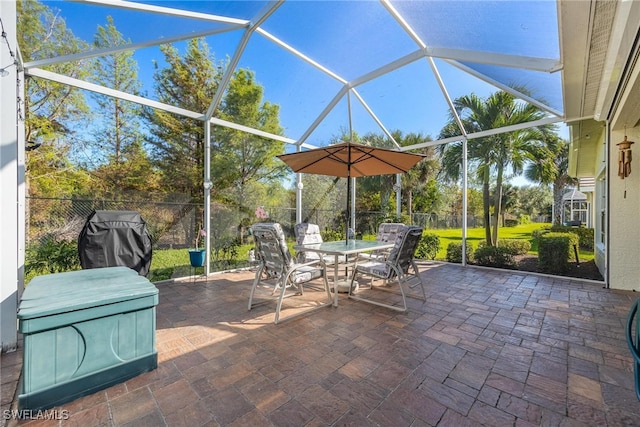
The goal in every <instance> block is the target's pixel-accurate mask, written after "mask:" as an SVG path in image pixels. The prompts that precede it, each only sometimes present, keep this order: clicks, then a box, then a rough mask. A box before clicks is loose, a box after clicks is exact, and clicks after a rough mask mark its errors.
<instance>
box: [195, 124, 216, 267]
mask: <svg viewBox="0 0 640 427" xmlns="http://www.w3.org/2000/svg"><path fill="white" fill-rule="evenodd" d="M203 182H204V183H203V187H204V231H205V233H206V234H207V235H206V236H205V239H204V250H205V261H204V274H205V276H209V273H210V272H211V263H210V261H209V258H210V254H211V187H212V186H213V184H212V183H211V123H210V122H209V120H205V122H204V181H203ZM197 232H198V233H199V232H200V230H197Z"/></svg>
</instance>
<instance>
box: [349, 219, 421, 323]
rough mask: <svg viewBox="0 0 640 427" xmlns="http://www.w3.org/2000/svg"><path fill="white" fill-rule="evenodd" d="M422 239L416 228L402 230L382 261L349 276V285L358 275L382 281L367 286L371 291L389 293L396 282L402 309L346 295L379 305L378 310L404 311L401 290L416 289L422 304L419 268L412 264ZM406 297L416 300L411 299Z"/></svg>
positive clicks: (363, 265)
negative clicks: (383, 308) (418, 291)
mask: <svg viewBox="0 0 640 427" xmlns="http://www.w3.org/2000/svg"><path fill="white" fill-rule="evenodd" d="M421 238H422V228H420V227H417V226H405V227H404V228H403V229H402V231H401V232H400V234H398V236H397V239H396V241H395V245H394V246H393V248H392V249H391V251H390V252H389V255H388V256H387V258H386V259H385V260H375V259H373V260H370V261H367V262H362V263H359V264H357V265H356V268H355V271H354V274H353V275H352V276H351V282H352V283H353V281H354V280H355V279H356V276H357V275H362V276H369V277H371V278H372V279H373V278H377V279H383V282H382V284H381V285H379V286H376V285H374V284H373V280H372V281H371V285H370V289H371V290H390V289H391V288H392V285H393V284H394V283H395V282H397V283H398V287H399V288H400V295H402V304H403V306H402V307H398V306H396V305H391V304H386V303H384V302H380V301H377V300H372V299H370V298H365V297H363V296H360V295H354V294H353V293H352V292H349V298H352V299H354V300H357V301H363V302H368V303H370V304H375V305H379V306H381V307H387V308H390V309H392V310H397V311H407V300H406V295H407V293H406V292H405V290H404V288H403V286H406V287H407V288H409V289H412V288H415V287H419V288H420V291H421V296H419V297H418V298H419V299H421V300H422V301H426V300H427V297H426V294H425V292H424V285H423V282H422V278H421V277H420V272H419V270H418V266H417V265H416V263H415V260H414V254H415V251H416V248H417V247H418V243H419V242H420V239H421ZM407 290H408V289H407ZM409 296H411V297H415V296H414V295H409Z"/></svg>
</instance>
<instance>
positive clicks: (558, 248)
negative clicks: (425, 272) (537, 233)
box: [538, 232, 578, 274]
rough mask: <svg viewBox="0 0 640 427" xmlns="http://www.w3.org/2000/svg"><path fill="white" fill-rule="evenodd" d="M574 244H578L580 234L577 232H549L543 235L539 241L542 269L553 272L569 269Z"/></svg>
mask: <svg viewBox="0 0 640 427" xmlns="http://www.w3.org/2000/svg"><path fill="white" fill-rule="evenodd" d="M574 245H578V235H577V234H575V233H555V232H549V233H547V234H545V235H543V236H542V237H541V238H540V242H539V243H538V264H539V265H540V269H541V270H542V271H545V272H548V273H552V274H560V273H564V272H565V271H567V269H568V268H569V259H570V258H571V257H572V256H573V247H574Z"/></svg>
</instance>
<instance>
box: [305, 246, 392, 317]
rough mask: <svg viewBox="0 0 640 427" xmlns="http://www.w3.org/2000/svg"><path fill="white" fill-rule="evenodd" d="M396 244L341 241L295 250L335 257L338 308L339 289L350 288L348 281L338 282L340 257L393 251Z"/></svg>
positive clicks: (334, 297) (335, 293)
mask: <svg viewBox="0 0 640 427" xmlns="http://www.w3.org/2000/svg"><path fill="white" fill-rule="evenodd" d="M393 245H394V242H378V241H376V240H349V241H348V242H347V241H345V240H339V241H334V242H323V243H315V244H308V245H296V246H294V247H293V248H294V249H295V250H296V251H307V252H318V253H321V254H323V255H333V256H334V257H335V261H334V264H333V305H334V307H337V306H338V287H339V286H346V287H347V291H348V287H349V282H348V280H344V281H341V280H338V277H339V275H338V269H339V268H340V257H345V256H349V255H357V254H359V253H362V252H373V251H378V250H384V249H391V248H392V247H393Z"/></svg>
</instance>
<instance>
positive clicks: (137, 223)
mask: <svg viewBox="0 0 640 427" xmlns="http://www.w3.org/2000/svg"><path fill="white" fill-rule="evenodd" d="M78 255H79V256H80V265H81V266H82V268H83V269H89V268H101V267H116V266H125V267H129V268H132V269H133V270H135V271H137V272H138V274H139V275H141V276H146V275H147V273H148V272H149V268H150V266H151V255H152V251H151V236H150V234H149V232H148V230H147V224H146V222H145V221H144V220H143V219H142V217H141V216H140V214H139V213H138V212H135V211H106V210H95V211H93V212H92V213H91V214H90V215H89V217H88V218H87V221H86V223H85V225H84V227H83V228H82V231H81V232H80V236H79V237H78Z"/></svg>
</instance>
